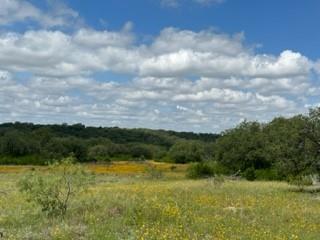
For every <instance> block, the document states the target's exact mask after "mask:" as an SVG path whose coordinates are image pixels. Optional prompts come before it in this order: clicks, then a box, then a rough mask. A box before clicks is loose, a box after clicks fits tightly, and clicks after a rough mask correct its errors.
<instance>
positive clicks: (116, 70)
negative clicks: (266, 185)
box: [0, 0, 320, 133]
mask: <svg viewBox="0 0 320 240" xmlns="http://www.w3.org/2000/svg"><path fill="white" fill-rule="evenodd" d="M319 10H320V1H318V0H308V1H302V0H281V1H279V0H268V1H254V0H135V1H132V0H108V1H98V0H91V1H79V0H46V1H43V0H41V1H40V0H0V122H12V121H21V122H33V123H69V124H74V123H83V124H85V125H90V126H119V127H126V128H152V129H172V130H177V131H194V132H214V133H218V132H221V131H223V130H226V129H229V128H232V127H235V126H236V125H237V124H239V123H240V122H242V121H244V120H247V121H261V122H267V121H270V120H272V119H273V118H274V117H278V116H284V117H290V116H293V115H295V114H304V113H307V112H308V109H309V108H312V107H317V106H320V101H319V95H320V85H319V83H320V82H319V74H320V61H319V59H320V53H319V50H318V49H319V48H318V44H319V42H320V32H319V31H317V29H318V18H319V17H318V16H319V14H318V12H319Z"/></svg>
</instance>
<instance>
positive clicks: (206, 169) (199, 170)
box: [187, 162, 214, 179]
mask: <svg viewBox="0 0 320 240" xmlns="http://www.w3.org/2000/svg"><path fill="white" fill-rule="evenodd" d="M187 177H188V178H192V179H198V178H208V177H214V169H213V167H212V166H211V165H210V164H209V163H204V162H199V163H193V164H191V165H190V166H189V167H188V170H187Z"/></svg>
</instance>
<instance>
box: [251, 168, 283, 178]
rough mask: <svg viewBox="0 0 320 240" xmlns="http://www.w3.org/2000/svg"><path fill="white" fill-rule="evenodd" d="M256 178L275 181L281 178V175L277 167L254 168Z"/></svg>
mask: <svg viewBox="0 0 320 240" xmlns="http://www.w3.org/2000/svg"><path fill="white" fill-rule="evenodd" d="M255 174H256V179H258V180H268V181H276V180H283V176H281V175H280V174H279V172H278V171H277V169H274V168H268V169H257V170H255Z"/></svg>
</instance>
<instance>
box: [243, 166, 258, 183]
mask: <svg viewBox="0 0 320 240" xmlns="http://www.w3.org/2000/svg"><path fill="white" fill-rule="evenodd" d="M243 177H245V179H247V180H248V181H254V180H256V178H257V177H256V172H255V169H254V168H247V169H246V170H245V171H244V173H243Z"/></svg>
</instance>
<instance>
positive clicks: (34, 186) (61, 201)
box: [18, 158, 92, 216]
mask: <svg viewBox="0 0 320 240" xmlns="http://www.w3.org/2000/svg"><path fill="white" fill-rule="evenodd" d="M91 179H92V175H90V174H88V173H87V172H85V171H84V169H83V168H82V167H81V166H80V165H76V164H73V159H72V158H66V159H64V160H63V161H61V162H59V163H54V164H52V165H50V166H49V168H48V170H47V171H46V172H44V173H41V172H39V171H33V172H32V173H31V174H27V175H26V176H25V177H24V178H23V179H22V180H21V181H19V183H18V185H19V189H20V191H21V192H23V193H26V194H27V197H28V200H29V201H33V202H35V203H36V204H38V205H39V206H40V207H41V210H42V211H43V212H45V213H46V214H47V215H48V216H64V215H65V214H66V212H67V210H68V208H69V205H70V201H71V200H72V198H73V197H74V196H76V195H78V194H79V193H81V192H82V191H84V190H85V189H86V188H87V186H88V183H89V182H90V180H91Z"/></svg>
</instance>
